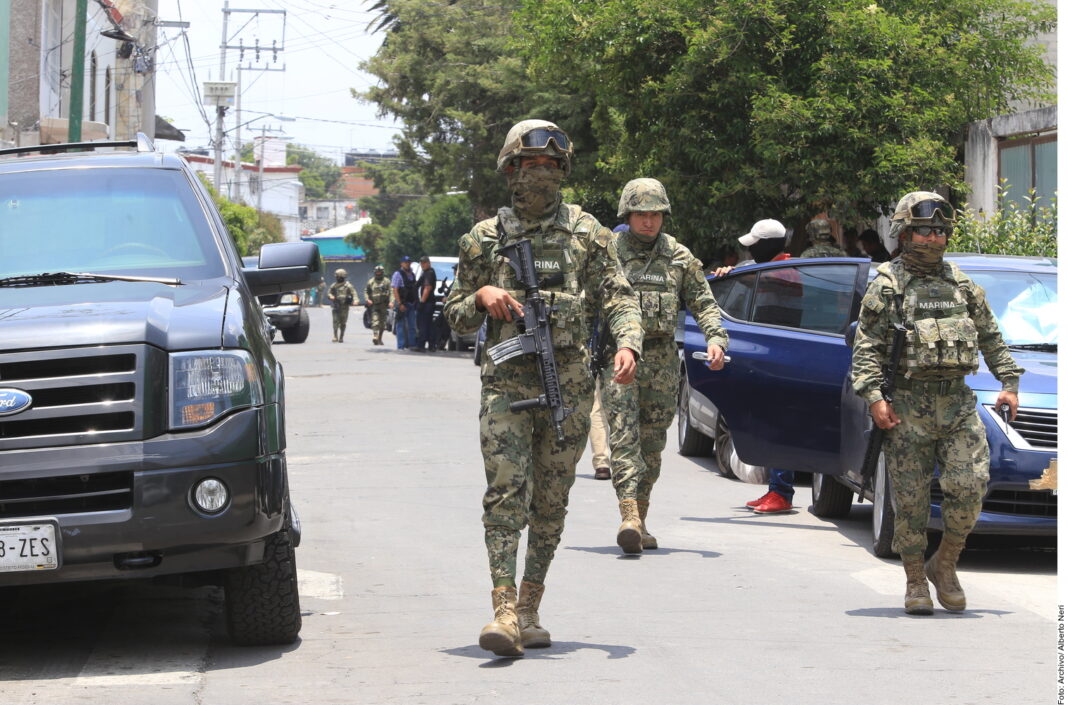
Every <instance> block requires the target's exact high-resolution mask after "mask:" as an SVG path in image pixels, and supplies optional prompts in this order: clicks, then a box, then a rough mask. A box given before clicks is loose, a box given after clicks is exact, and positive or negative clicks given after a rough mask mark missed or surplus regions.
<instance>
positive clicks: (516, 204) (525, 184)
mask: <svg viewBox="0 0 1068 705" xmlns="http://www.w3.org/2000/svg"><path fill="white" fill-rule="evenodd" d="M563 180H564V170H563V169H560V168H559V167H555V166H542V165H539V166H531V167H527V168H526V169H521V168H519V165H518V164H516V166H515V168H514V169H512V171H511V173H510V174H508V188H509V189H510V190H511V192H512V207H513V208H515V210H516V211H517V212H518V213H519V215H520V216H521V217H524V218H528V219H531V220H537V219H540V218H543V217H545V216H546V215H548V214H549V213H551V212H553V211H554V210H556V207H557V205H558V204H559V201H560V183H561V182H562V181H563Z"/></svg>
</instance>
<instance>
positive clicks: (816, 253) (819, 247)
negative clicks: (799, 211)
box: [801, 218, 846, 257]
mask: <svg viewBox="0 0 1068 705" xmlns="http://www.w3.org/2000/svg"><path fill="white" fill-rule="evenodd" d="M805 232H807V233H808V240H809V246H808V248H807V249H806V250H805V251H804V252H802V253H801V256H802V257H845V256H846V253H845V251H844V250H842V248H840V247H839V246H838V243H837V241H836V240H835V239H834V231H833V230H831V221H829V220H827V219H826V218H813V219H812V220H811V221H810V222H809V224H808V225H806V226H805Z"/></svg>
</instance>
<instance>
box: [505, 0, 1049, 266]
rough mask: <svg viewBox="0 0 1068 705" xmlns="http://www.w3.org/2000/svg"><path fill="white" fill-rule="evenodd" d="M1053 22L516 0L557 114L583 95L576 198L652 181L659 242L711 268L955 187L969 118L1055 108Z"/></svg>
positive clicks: (780, 5)
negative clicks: (767, 229) (665, 196)
mask: <svg viewBox="0 0 1068 705" xmlns="http://www.w3.org/2000/svg"><path fill="white" fill-rule="evenodd" d="M1054 21H1055V10H1054V8H1053V6H1052V5H1047V4H1045V3H1035V2H1020V1H1018V0H944V1H943V2H939V3H932V2H929V1H928V0H890V1H884V2H881V3H876V2H872V0H824V1H823V2H819V3H812V2H808V1H807V0H659V1H658V2H656V3H650V2H647V1H646V0H524V1H523V2H522V3H521V7H520V9H519V10H518V12H517V15H516V18H515V21H514V26H515V27H517V28H521V29H522V31H521V32H517V37H516V42H517V44H518V45H519V49H520V51H521V53H522V55H523V57H524V58H525V59H526V60H527V61H528V62H529V66H530V70H531V72H532V75H533V76H535V77H536V78H537V80H538V82H539V83H540V84H541V85H542V86H552V87H554V88H556V89H557V90H559V91H561V92H563V93H564V94H566V95H565V97H563V98H562V99H561V100H560V101H559V102H560V104H562V105H568V104H581V103H582V102H583V101H584V100H589V99H590V96H591V95H592V99H593V105H592V108H591V109H590V111H589V112H588V114H587V122H588V123H589V125H590V129H591V131H592V134H593V136H594V137H595V138H596V140H597V145H598V147H597V149H598V151H597V154H596V162H597V167H598V170H599V171H600V172H601V179H600V181H599V182H597V183H595V182H591V181H590V180H589V179H588V177H584V176H583V175H582V174H581V173H578V174H576V179H575V183H574V184H573V188H574V189H575V191H576V192H578V193H581V194H583V195H584V198H586V199H588V200H591V201H598V200H599V201H600V202H602V203H605V204H611V202H612V200H613V196H614V195H615V194H618V191H619V188H620V187H621V185H622V184H623V183H624V182H625V181H627V180H628V179H630V178H634V177H637V176H652V177H656V178H659V179H661V180H662V181H663V182H664V183H665V185H666V186H667V188H668V192H669V193H670V194H671V198H672V205H673V213H674V218H673V222H672V223H671V224H670V226H669V227H670V229H671V231H672V232H673V233H677V234H679V235H681V236H682V238H683V240H684V241H685V242H687V243H688V244H691V245H693V246H694V249H695V251H697V253H698V254H699V256H707V255H709V254H711V252H712V250H713V249H714V248H715V247H716V245H717V244H718V243H721V242H726V241H728V240H729V239H730V238H733V237H736V236H737V235H738V234H740V233H743V232H745V231H746V230H747V229H748V227H749V225H750V224H752V223H753V222H754V221H756V220H758V219H761V218H767V217H774V218H777V219H780V220H783V221H784V222H786V223H788V224H790V225H793V226H794V227H795V228H797V227H799V226H800V225H801V224H803V223H804V222H806V221H807V220H808V219H809V218H810V217H811V216H812V215H814V214H815V213H818V212H820V211H824V210H829V211H830V212H831V213H832V214H833V215H834V216H835V217H837V218H839V219H841V220H844V221H846V222H850V221H856V220H859V219H862V218H871V217H873V216H875V215H878V214H879V213H880V212H881V211H882V209H883V208H884V207H885V205H886V204H888V203H892V202H893V201H895V200H896V199H897V198H898V197H899V196H900V195H901V194H902V193H905V192H908V191H912V190H916V189H917V188H933V187H935V186H939V185H948V186H950V187H951V188H954V189H960V188H963V166H962V161H963V160H962V155H963V152H962V148H963V143H964V138H965V128H966V125H967V123H968V122H970V121H972V120H977V119H982V118H987V117H990V116H993V115H996V114H998V113H1002V112H1006V111H1007V109H1008V108H1009V105H1010V104H1011V103H1012V102H1013V101H1016V100H1034V99H1048V98H1049V97H1050V96H1049V95H1048V91H1049V90H1050V89H1051V87H1052V77H1053V74H1052V69H1051V67H1050V66H1048V65H1046V64H1045V63H1044V61H1043V59H1042V54H1041V49H1040V48H1039V47H1034V46H1030V45H1029V44H1028V43H1027V40H1028V39H1029V38H1030V37H1033V36H1034V35H1035V34H1036V33H1037V32H1039V31H1045V30H1048V29H1050V28H1051V27H1052V26H1053V23H1054ZM550 116H551V115H550ZM565 126H566V125H565ZM598 194H600V198H599V199H598V198H597V196H598Z"/></svg>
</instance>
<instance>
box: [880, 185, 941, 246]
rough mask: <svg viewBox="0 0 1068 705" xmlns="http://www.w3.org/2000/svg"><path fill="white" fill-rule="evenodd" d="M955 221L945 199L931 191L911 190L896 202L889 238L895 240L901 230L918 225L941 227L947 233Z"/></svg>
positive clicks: (891, 218)
mask: <svg viewBox="0 0 1068 705" xmlns="http://www.w3.org/2000/svg"><path fill="white" fill-rule="evenodd" d="M956 222H957V214H956V212H955V211H954V210H953V206H952V205H951V204H950V203H949V202H948V201H946V199H944V198H942V197H941V196H939V195H938V194H937V193H934V192H932V191H913V192H912V193H907V194H905V195H904V196H903V197H902V198H901V200H900V201H898V202H897V208H895V209H894V215H893V216H891V217H890V239H892V240H896V239H898V237H900V234H901V231H902V230H904V229H905V228H911V227H914V226H918V225H928V226H933V227H941V228H944V229H945V231H946V234H947V235H949V234H952V233H953V225H954V224H955V223H956Z"/></svg>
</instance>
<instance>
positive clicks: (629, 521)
mask: <svg viewBox="0 0 1068 705" xmlns="http://www.w3.org/2000/svg"><path fill="white" fill-rule="evenodd" d="M619 515H620V516H621V517H623V523H622V524H620V525H619V531H617V532H616V543H617V544H619V547H620V548H622V549H623V553H641V552H642V518H641V516H640V515H639V514H638V502H637V501H636V500H633V499H621V500H619Z"/></svg>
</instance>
